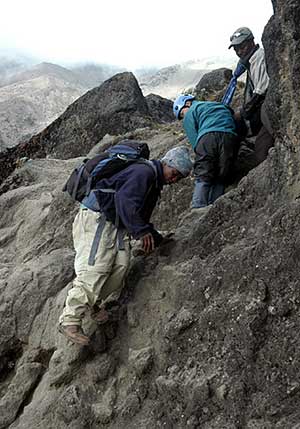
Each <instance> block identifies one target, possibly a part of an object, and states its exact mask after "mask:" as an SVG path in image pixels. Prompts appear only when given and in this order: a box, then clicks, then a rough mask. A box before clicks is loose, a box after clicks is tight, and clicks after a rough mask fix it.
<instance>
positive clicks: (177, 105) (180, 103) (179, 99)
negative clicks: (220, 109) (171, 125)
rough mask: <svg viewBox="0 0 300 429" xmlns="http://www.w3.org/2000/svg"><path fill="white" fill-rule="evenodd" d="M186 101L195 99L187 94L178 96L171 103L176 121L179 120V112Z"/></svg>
mask: <svg viewBox="0 0 300 429" xmlns="http://www.w3.org/2000/svg"><path fill="white" fill-rule="evenodd" d="M188 100H195V97H194V96H193V95H190V94H187V95H183V94H180V95H179V96H178V97H177V98H176V100H175V101H174V103H173V113H174V115H175V116H176V119H179V115H180V112H181V110H182V108H183V107H184V105H185V103H186V101H188Z"/></svg>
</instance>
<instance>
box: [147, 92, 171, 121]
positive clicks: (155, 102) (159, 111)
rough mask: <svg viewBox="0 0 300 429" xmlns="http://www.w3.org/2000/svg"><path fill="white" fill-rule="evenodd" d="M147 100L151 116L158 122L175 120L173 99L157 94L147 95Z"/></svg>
mask: <svg viewBox="0 0 300 429" xmlns="http://www.w3.org/2000/svg"><path fill="white" fill-rule="evenodd" d="M146 101H147V104H148V107H149V112H150V114H151V116H152V117H153V118H154V119H155V120H156V121H157V122H158V123H160V122H162V123H163V122H172V121H174V119H175V117H174V115H173V101H171V100H168V99H167V98H163V97H160V96H159V95H156V94H149V95H147V96H146Z"/></svg>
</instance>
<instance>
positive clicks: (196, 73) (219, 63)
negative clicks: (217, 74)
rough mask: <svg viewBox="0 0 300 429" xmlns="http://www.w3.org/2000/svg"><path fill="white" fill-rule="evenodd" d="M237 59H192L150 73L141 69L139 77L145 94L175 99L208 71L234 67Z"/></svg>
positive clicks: (195, 83) (188, 89) (188, 90)
mask: <svg viewBox="0 0 300 429" xmlns="http://www.w3.org/2000/svg"><path fill="white" fill-rule="evenodd" d="M235 62H236V59H234V58H223V57H209V58H203V59H195V60H190V61H187V62H184V63H181V64H176V65H173V66H170V67H164V68H162V69H160V70H157V71H155V72H154V73H153V74H150V73H149V72H147V71H141V72H139V73H138V74H137V78H138V81H139V84H140V86H141V89H142V91H143V94H144V95H147V94H150V93H155V94H158V95H160V96H161V97H165V98H170V99H174V98H176V96H177V95H178V94H179V93H181V92H190V91H191V90H192V89H193V88H194V87H195V86H196V85H197V83H198V82H199V80H200V79H201V77H202V76H203V75H204V74H205V73H207V72H208V71H211V70H214V69H217V68H220V67H228V68H234V65H235Z"/></svg>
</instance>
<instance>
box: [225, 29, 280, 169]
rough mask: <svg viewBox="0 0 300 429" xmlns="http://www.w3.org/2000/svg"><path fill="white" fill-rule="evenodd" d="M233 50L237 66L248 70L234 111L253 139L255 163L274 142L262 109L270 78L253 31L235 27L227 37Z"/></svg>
mask: <svg viewBox="0 0 300 429" xmlns="http://www.w3.org/2000/svg"><path fill="white" fill-rule="evenodd" d="M230 48H233V49H234V50H235V52H236V54H237V56H238V57H239V58H240V61H239V62H240V63H241V64H242V65H243V66H244V67H245V68H246V70H247V80H246V86H245V91H244V101H243V105H242V106H241V107H240V109H238V110H237V111H236V112H235V119H236V121H237V122H239V121H245V122H246V124H247V125H248V129H249V134H250V135H252V136H256V139H255V154H256V159H257V163H260V162H262V161H263V160H264V159H265V158H266V157H267V155H268V151H269V149H270V147H272V146H273V144H274V141H273V137H272V130H271V127H270V124H269V121H268V118H267V115H266V111H265V109H264V105H263V103H264V100H265V97H266V93H267V89H268V85H269V76H268V73H267V68H266V62H265V52H264V49H263V48H261V47H260V46H259V45H258V44H255V42H254V36H253V33H252V31H251V30H250V29H249V28H248V27H240V28H238V29H237V30H236V31H235V32H234V33H233V34H232V36H231V37H230V46H229V49H230Z"/></svg>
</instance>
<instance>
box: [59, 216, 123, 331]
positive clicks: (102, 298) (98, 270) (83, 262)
mask: <svg viewBox="0 0 300 429" xmlns="http://www.w3.org/2000/svg"><path fill="white" fill-rule="evenodd" d="M98 218H99V213H95V212H93V211H91V210H88V209H82V208H81V209H80V210H79V212H78V214H77V216H76V217H75V220H74V223H73V241H74V247H75V251H76V256H75V273H76V278H75V279H74V281H73V287H72V289H70V290H69V292H68V296H67V299H66V303H65V307H64V310H63V313H62V315H61V316H60V319H59V322H60V323H61V324H62V325H79V326H80V325H81V321H82V319H83V317H84V313H85V310H86V308H87V307H90V308H91V307H93V305H95V304H98V305H100V304H104V303H106V302H109V301H114V300H117V299H118V298H119V296H120V293H121V291H122V288H123V285H124V279H125V276H126V273H127V270H128V267H129V260H130V244H129V237H128V235H127V234H126V235H125V237H124V247H125V250H119V249H118V237H117V229H116V227H115V226H114V225H113V224H112V223H111V222H107V221H106V222H105V225H104V229H103V232H102V235H101V240H100V243H99V247H98V250H97V254H96V258H95V264H94V265H89V264H88V259H89V255H90V251H91V247H92V243H93V240H94V237H95V233H96V229H97V226H98V223H97V219H98Z"/></svg>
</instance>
